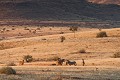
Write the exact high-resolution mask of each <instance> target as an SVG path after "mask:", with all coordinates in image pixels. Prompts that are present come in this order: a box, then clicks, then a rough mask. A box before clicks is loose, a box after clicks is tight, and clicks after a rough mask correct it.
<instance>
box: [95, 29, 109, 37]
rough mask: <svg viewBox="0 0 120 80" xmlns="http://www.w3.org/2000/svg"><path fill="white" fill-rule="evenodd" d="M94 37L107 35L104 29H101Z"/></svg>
mask: <svg viewBox="0 0 120 80" xmlns="http://www.w3.org/2000/svg"><path fill="white" fill-rule="evenodd" d="M96 37H97V38H99V37H107V33H106V32H105V31H101V32H99V33H97V36H96Z"/></svg>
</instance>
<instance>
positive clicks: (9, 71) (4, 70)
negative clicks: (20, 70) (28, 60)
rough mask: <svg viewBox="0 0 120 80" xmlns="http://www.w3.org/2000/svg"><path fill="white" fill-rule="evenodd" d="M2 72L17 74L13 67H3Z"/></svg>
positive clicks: (0, 71) (0, 70) (0, 72)
mask: <svg viewBox="0 0 120 80" xmlns="http://www.w3.org/2000/svg"><path fill="white" fill-rule="evenodd" d="M0 74H8V75H10V74H16V71H15V70H14V69H13V68H12V67H2V68H1V69H0Z"/></svg>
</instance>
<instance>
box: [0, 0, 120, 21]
mask: <svg viewBox="0 0 120 80" xmlns="http://www.w3.org/2000/svg"><path fill="white" fill-rule="evenodd" d="M119 14H120V6H118V5H114V4H110V5H105V4H94V3H89V2H87V1H86V0H1V1H0V19H1V20H3V19H5V20H6V19H10V20H11V19H15V20H16V19H22V20H23V19H27V20H82V21H94V20H117V21H119V20H120V15H119Z"/></svg>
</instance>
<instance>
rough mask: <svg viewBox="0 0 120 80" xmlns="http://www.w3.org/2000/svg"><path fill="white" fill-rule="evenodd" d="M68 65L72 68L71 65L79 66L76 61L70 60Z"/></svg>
mask: <svg viewBox="0 0 120 80" xmlns="http://www.w3.org/2000/svg"><path fill="white" fill-rule="evenodd" d="M68 64H69V65H70V66H71V65H75V66H76V65H77V63H76V62H75V61H70V60H67V61H66V65H68Z"/></svg>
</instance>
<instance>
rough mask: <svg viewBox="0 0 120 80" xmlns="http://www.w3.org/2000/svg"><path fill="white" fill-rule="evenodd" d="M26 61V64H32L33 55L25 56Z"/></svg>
mask: <svg viewBox="0 0 120 80" xmlns="http://www.w3.org/2000/svg"><path fill="white" fill-rule="evenodd" d="M24 60H25V61H26V62H32V60H33V57H32V56H31V55H25V56H24Z"/></svg>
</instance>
